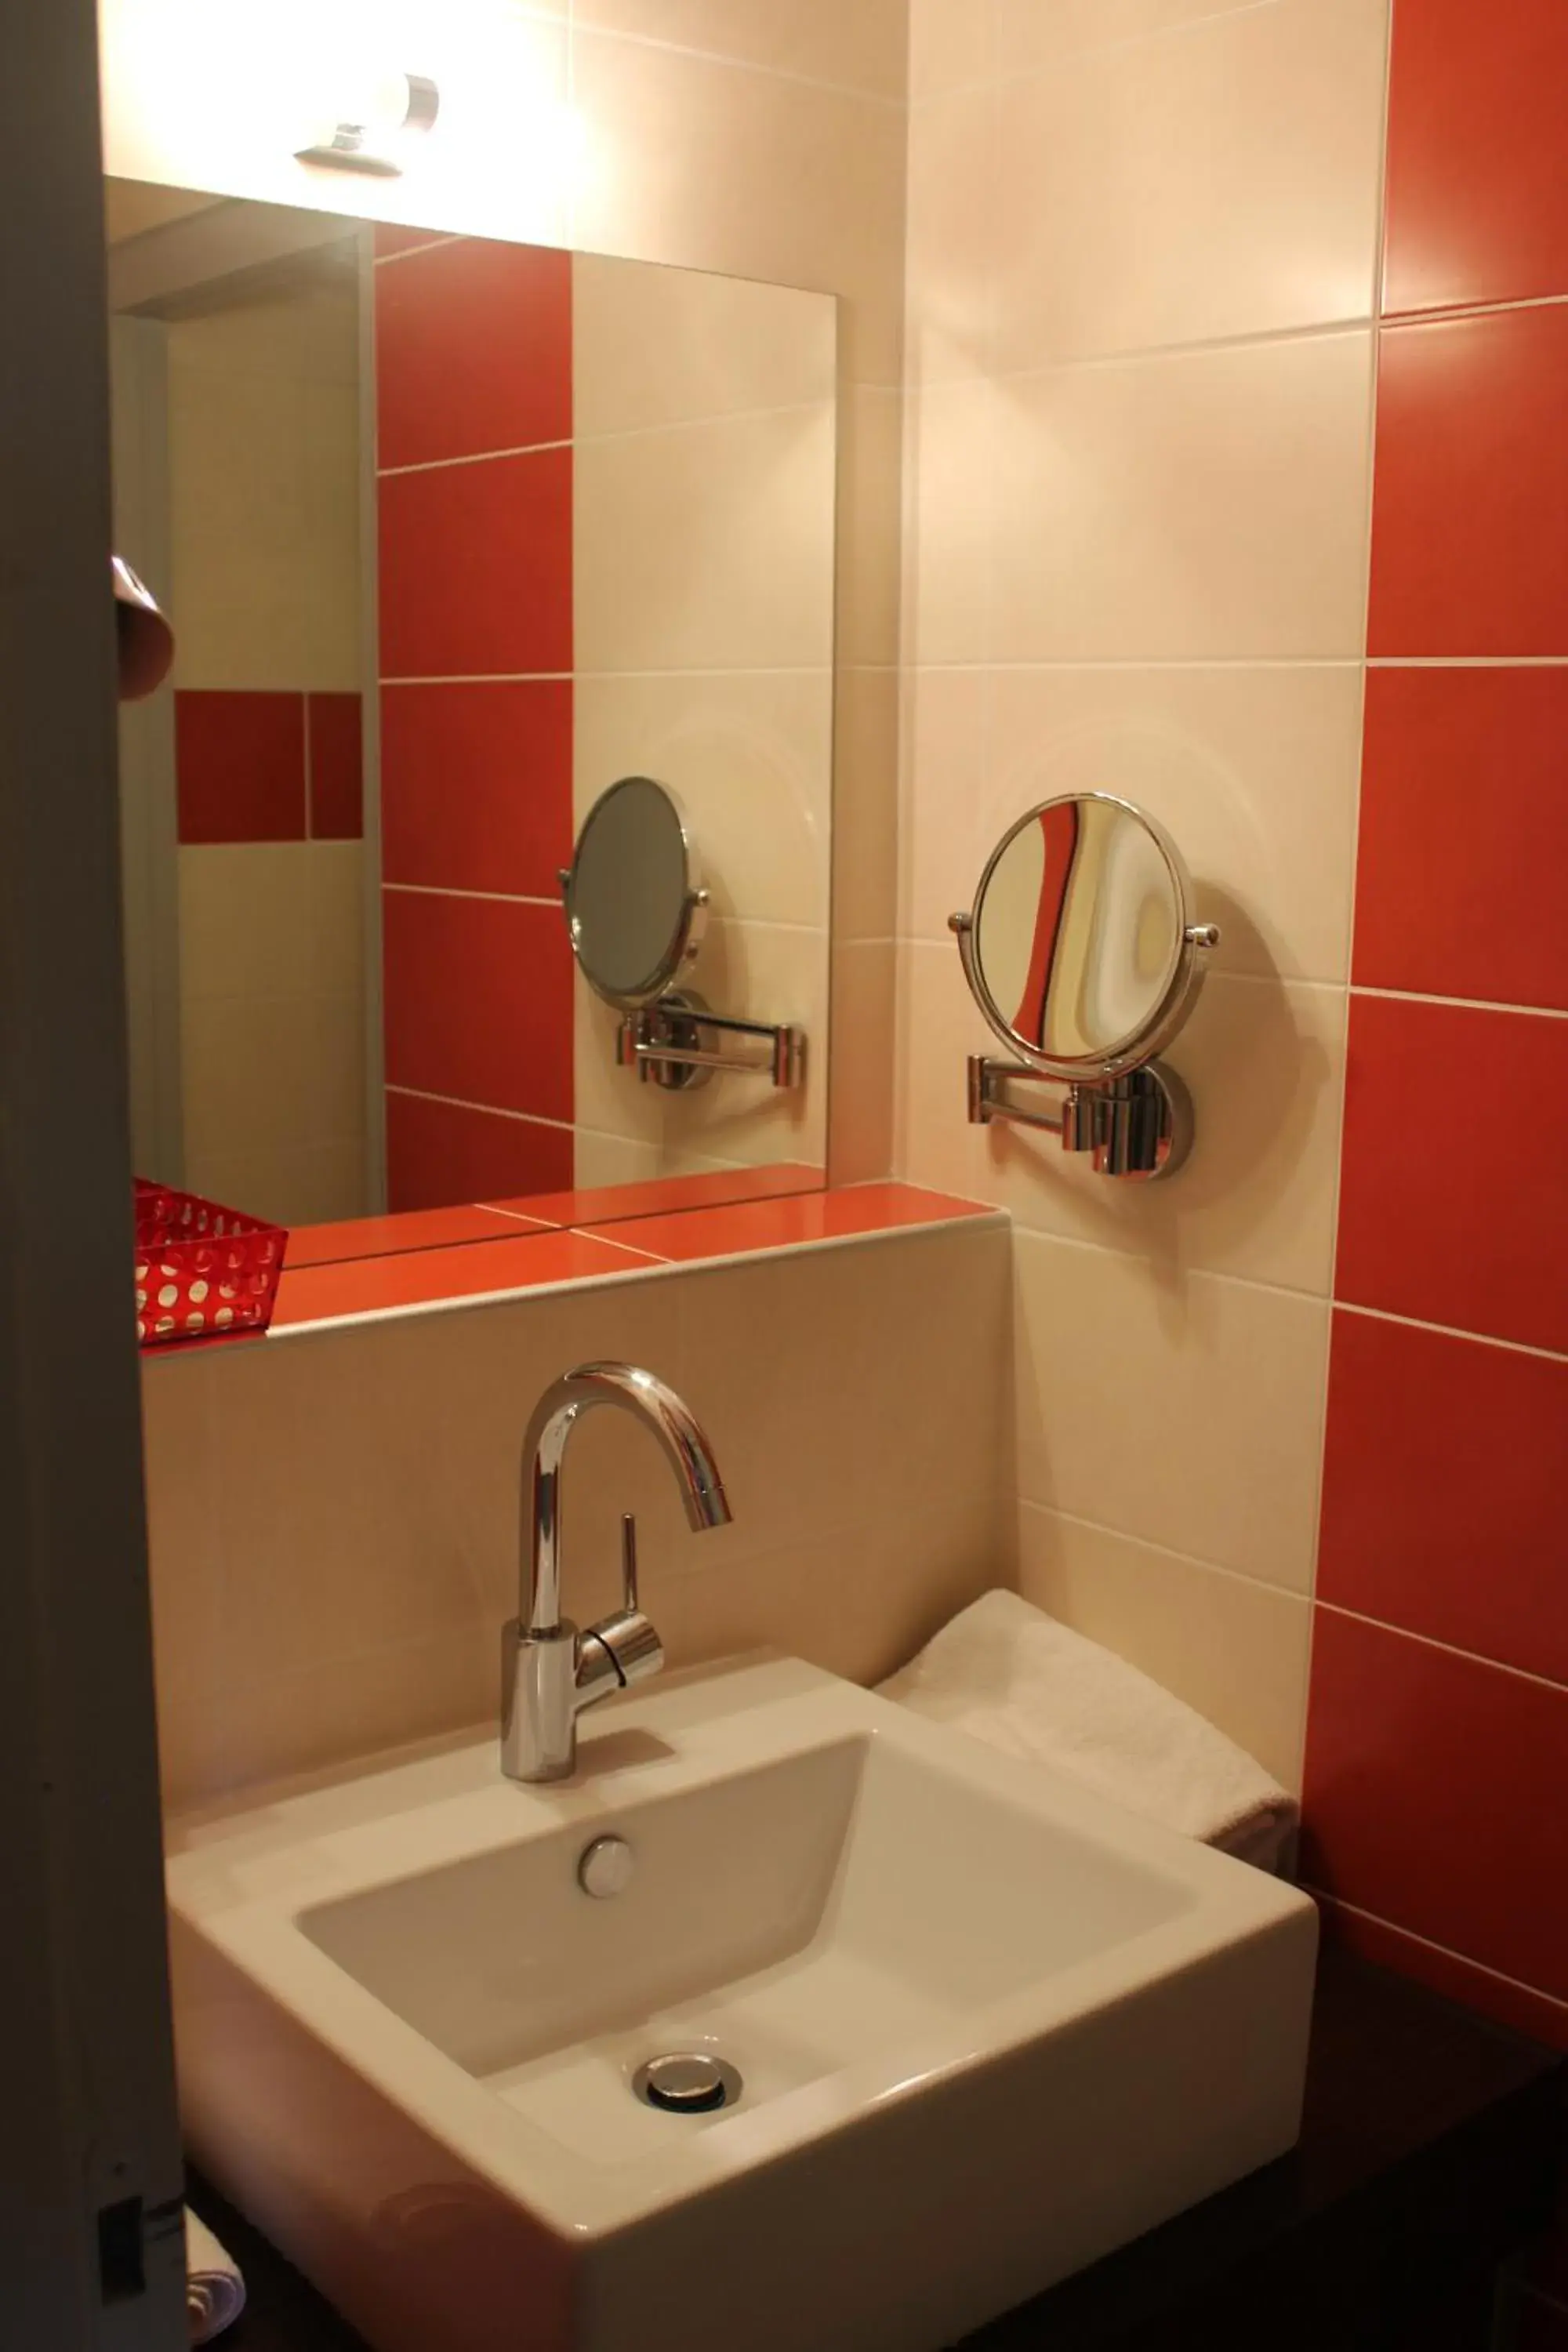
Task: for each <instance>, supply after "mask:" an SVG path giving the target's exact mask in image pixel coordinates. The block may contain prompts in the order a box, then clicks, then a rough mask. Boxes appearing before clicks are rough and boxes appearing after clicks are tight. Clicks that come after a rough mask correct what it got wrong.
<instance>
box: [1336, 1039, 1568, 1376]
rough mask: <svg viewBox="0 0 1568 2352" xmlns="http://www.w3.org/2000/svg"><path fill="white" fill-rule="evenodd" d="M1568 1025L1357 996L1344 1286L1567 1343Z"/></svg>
mask: <svg viewBox="0 0 1568 2352" xmlns="http://www.w3.org/2000/svg"><path fill="white" fill-rule="evenodd" d="M1565 1167H1568V1022H1563V1021H1558V1020H1552V1019H1549V1018H1545V1017H1543V1016H1542V1015H1541V1014H1537V1013H1494V1012H1490V1011H1483V1010H1477V1009H1475V1008H1473V1007H1470V1006H1467V1005H1458V1004H1425V1003H1417V1002H1415V1001H1414V1000H1413V999H1410V998H1401V997H1377V996H1352V1000H1351V1016H1350V1045H1349V1055H1348V1060H1347V1067H1346V1076H1345V1117H1344V1140H1343V1146H1342V1160H1341V1179H1340V1228H1339V1256H1338V1261H1337V1264H1336V1267H1335V1275H1334V1288H1335V1292H1336V1295H1337V1296H1338V1297H1341V1298H1342V1299H1346V1300H1349V1301H1350V1302H1351V1303H1352V1305H1354V1306H1358V1307H1381V1308H1383V1309H1384V1311H1385V1312H1386V1313H1389V1314H1394V1315H1407V1316H1410V1317H1413V1318H1415V1320H1416V1321H1417V1322H1423V1323H1442V1324H1447V1325H1450V1326H1452V1327H1453V1328H1457V1329H1458V1330H1462V1331H1476V1332H1481V1333H1485V1334H1488V1335H1489V1336H1490V1337H1492V1338H1494V1339H1514V1340H1518V1341H1520V1342H1521V1343H1523V1344H1524V1345H1525V1346H1529V1347H1538V1348H1549V1349H1555V1350H1556V1351H1558V1352H1559V1353H1563V1352H1568V1220H1565V1219H1564V1217H1563V1169H1564V1168H1565Z"/></svg>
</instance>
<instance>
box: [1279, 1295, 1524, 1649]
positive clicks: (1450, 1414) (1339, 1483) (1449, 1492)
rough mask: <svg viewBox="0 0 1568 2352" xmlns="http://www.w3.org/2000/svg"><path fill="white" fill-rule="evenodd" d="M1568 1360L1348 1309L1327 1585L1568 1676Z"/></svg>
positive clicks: (1332, 1453) (1326, 1594)
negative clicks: (1565, 1491) (1563, 1501)
mask: <svg viewBox="0 0 1568 2352" xmlns="http://www.w3.org/2000/svg"><path fill="white" fill-rule="evenodd" d="M1565 1435H1568V1361H1561V1362H1559V1361H1554V1360H1552V1359H1550V1358H1548V1357H1544V1356H1525V1355H1520V1354H1517V1353H1516V1352H1515V1351H1514V1350H1512V1349H1508V1348H1494V1347H1489V1346H1487V1345H1486V1344H1484V1343H1483V1342H1482V1341H1480V1340H1477V1339H1450V1338H1448V1337H1447V1336H1446V1335H1444V1334H1442V1333H1439V1332H1434V1331H1418V1330H1415V1328H1413V1327H1412V1326H1410V1325H1409V1324H1405V1323H1385V1322H1382V1321H1380V1320H1377V1319H1374V1318H1372V1317H1370V1316H1366V1315H1350V1314H1346V1313H1345V1312H1344V1310H1343V1309H1341V1310H1340V1311H1339V1312H1338V1313H1337V1314H1336V1315H1335V1317H1334V1332H1333V1349H1332V1360H1331V1369H1330V1374H1329V1423H1328V1446H1327V1455H1326V1459H1325V1463H1324V1470H1323V1509H1322V1531H1321V1538H1320V1541H1319V1549H1318V1597H1319V1599H1320V1600H1321V1601H1337V1602H1339V1603H1340V1605H1341V1606H1342V1607H1343V1608H1346V1609H1353V1610H1355V1611H1356V1612H1358V1613H1359V1614H1360V1615H1362V1616H1363V1617H1379V1618H1382V1619H1383V1620H1384V1622H1387V1623H1389V1624H1391V1625H1399V1626H1403V1627H1404V1628H1405V1630H1406V1631H1407V1632H1410V1633H1425V1634H1426V1635H1428V1636H1429V1637H1430V1638H1431V1639H1432V1640H1434V1641H1438V1642H1447V1643H1451V1644H1452V1645H1453V1646H1454V1647H1455V1648H1457V1649H1461V1650H1472V1651H1475V1652H1477V1653H1479V1654H1480V1655H1481V1656H1483V1657H1488V1658H1496V1659H1500V1661H1501V1662H1502V1664H1505V1665H1510V1666H1518V1667H1520V1668H1521V1669H1522V1671H1523V1672H1525V1673H1526V1674H1537V1675H1547V1676H1548V1677H1550V1678H1551V1679H1552V1681H1555V1682H1560V1683H1563V1684H1568V1519H1565V1517H1564V1516H1563V1514H1562V1513H1560V1512H1559V1509H1558V1507H1557V1496H1558V1492H1559V1490H1560V1488H1561V1486H1562V1478H1563V1441H1564V1437H1565Z"/></svg>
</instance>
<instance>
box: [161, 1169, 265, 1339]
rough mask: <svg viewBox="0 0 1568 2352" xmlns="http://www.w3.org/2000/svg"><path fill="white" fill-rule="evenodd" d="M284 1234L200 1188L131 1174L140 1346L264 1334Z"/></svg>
mask: <svg viewBox="0 0 1568 2352" xmlns="http://www.w3.org/2000/svg"><path fill="white" fill-rule="evenodd" d="M288 1242H289V1235H288V1233H287V1232H286V1231H285V1229H284V1227H283V1226H281V1225H269V1224H268V1223H265V1222H264V1220H263V1219H261V1218H260V1217H247V1216H245V1215H243V1214H242V1213H241V1212H240V1211H239V1210H238V1209H224V1208H220V1207H219V1205H218V1203H217V1202H216V1201H204V1200H203V1198H202V1196H201V1194H200V1193H199V1192H174V1191H172V1190H171V1189H170V1187H169V1186H168V1185H166V1184H150V1183H148V1182H147V1181H146V1180H145V1179H144V1178H143V1177H141V1176H139V1177H138V1178H137V1179H136V1337H137V1339H138V1341H139V1342H140V1344H141V1345H142V1347H143V1348H163V1347H167V1346H169V1345H170V1344H171V1343H172V1342H173V1341H174V1340H176V1339H223V1338H226V1337H228V1336H229V1335H230V1334H232V1333H234V1332H237V1331H265V1330H266V1328H267V1326H268V1323H269V1322H270V1321H271V1320H272V1308H273V1304H274V1301H275V1300H276V1298H277V1297H278V1277H279V1275H280V1274H281V1273H282V1271H283V1253H284V1250H285V1249H286V1247H287V1246H288Z"/></svg>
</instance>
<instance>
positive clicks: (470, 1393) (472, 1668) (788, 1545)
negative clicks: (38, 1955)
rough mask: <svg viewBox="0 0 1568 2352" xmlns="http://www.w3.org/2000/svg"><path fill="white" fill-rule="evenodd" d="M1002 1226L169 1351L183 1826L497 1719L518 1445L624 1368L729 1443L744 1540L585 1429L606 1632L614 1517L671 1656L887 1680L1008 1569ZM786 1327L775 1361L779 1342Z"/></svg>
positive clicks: (589, 1591) (158, 1418)
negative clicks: (649, 1380) (566, 1393)
mask: <svg viewBox="0 0 1568 2352" xmlns="http://www.w3.org/2000/svg"><path fill="white" fill-rule="evenodd" d="M1008 1267H1009V1237H1008V1234H1007V1231H1006V1228H1005V1225H1004V1224H1003V1223H1001V1222H1000V1221H998V1222H996V1223H977V1222H974V1221H966V1222H964V1223H961V1224H958V1225H952V1226H947V1227H939V1228H930V1229H927V1230H926V1231H924V1232H922V1233H917V1234H895V1235H889V1236H887V1237H885V1238H881V1239H878V1240H875V1241H872V1242H869V1243H865V1244H854V1245H849V1246H845V1247H839V1248H833V1249H826V1250H820V1251H816V1252H809V1253H805V1254H801V1255H793V1256H778V1257H773V1258H762V1259H757V1260H753V1261H752V1262H750V1263H746V1264H736V1265H728V1266H716V1267H712V1268H710V1269H707V1270H702V1271H698V1270H684V1271H681V1272H679V1273H674V1274H670V1275H668V1276H656V1277H653V1278H651V1279H650V1278H643V1279H638V1280H632V1281H627V1282H623V1283H619V1284H610V1285H601V1286H597V1287H594V1288H589V1289H585V1290H575V1291H566V1292H555V1293H551V1294H542V1295H539V1296H536V1297H521V1298H518V1299H515V1300H512V1301H510V1302H508V1303H506V1304H504V1305H497V1306H489V1307H459V1308H451V1309H447V1310H444V1311H441V1312H438V1313H436V1314H429V1315H423V1316H414V1317H408V1318H401V1319H397V1318H394V1319H389V1320H387V1321H384V1322H380V1323H369V1324H363V1325H360V1326H357V1327H352V1328H341V1329H338V1330H332V1331H321V1332H318V1333H313V1334H297V1335H292V1336H289V1337H287V1338H282V1339H269V1340H268V1341H266V1342H265V1343H263V1344H259V1345H250V1346H246V1347H238V1348H235V1349H227V1350H225V1349H206V1350H202V1351H199V1352H196V1353H192V1354H186V1355H182V1354H180V1353H179V1352H178V1351H177V1350H175V1351H171V1352H170V1353H168V1354H166V1355H164V1356H163V1357H157V1356H154V1357H152V1358H150V1359H148V1360H147V1361H146V1365H145V1370H144V1376H143V1393H144V1400H145V1412H146V1444H147V1468H148V1489H149V1495H150V1498H151V1532H152V1560H153V1612H154V1633H155V1652H156V1659H157V1671H158V1682H159V1723H160V1728H161V1738H162V1742H163V1769H164V1779H165V1786H166V1791H167V1795H168V1798H169V1801H170V1802H171V1803H172V1804H176V1805H179V1804H185V1803H191V1802H196V1801H200V1800H201V1799H202V1798H204V1797H205V1796H209V1795H213V1794H216V1792H218V1791H219V1790H224V1789H228V1788H232V1787H235V1786H237V1785H239V1784H242V1783H245V1782H248V1781H252V1780H258V1779H262V1778H265V1777H268V1776H271V1775H275V1774H278V1773H281V1772H288V1771H293V1770H302V1769H309V1768H310V1767H313V1766H316V1765H319V1764H324V1763H328V1762H331V1761H334V1760H336V1759H340V1758H343V1757H349V1756H353V1755H356V1754H361V1753H363V1752H365V1751H366V1750H368V1749H370V1748H374V1747H376V1746H378V1745H385V1744H387V1743H388V1742H391V1741H395V1740H399V1739H405V1738H415V1737H418V1736H421V1735H423V1734H424V1733H426V1732H433V1731H437V1730H442V1729H447V1728H449V1727H453V1726H456V1725H460V1724H465V1723H468V1722H479V1721H482V1720H484V1719H486V1718H488V1717H490V1716H491V1715H492V1714H493V1710H494V1708H495V1706H496V1690H497V1677H498V1667H497V1658H498V1654H499V1629H500V1625H501V1623H502V1622H503V1621H504V1620H505V1619H506V1618H507V1617H508V1616H510V1615H511V1614H513V1613H514V1612H515V1610H516V1606H517V1600H516V1594H517V1575H518V1519H519V1505H520V1495H521V1458H520V1455H521V1436H522V1431H523V1427H524V1424H525V1423H526V1421H527V1419H528V1416H529V1413H530V1412H531V1408H532V1405H533V1402H534V1400H535V1398H536V1397H537V1396H538V1394H539V1392H540V1391H541V1390H542V1388H543V1387H544V1385H545V1383H546V1382H547V1381H550V1380H551V1379H552V1378H553V1377H554V1376H555V1375H556V1374H557V1373H559V1372H562V1371H563V1370H567V1369H569V1368H570V1367H571V1366H572V1365H573V1364H575V1363H579V1362H582V1361H584V1360H593V1359H595V1358H605V1357H612V1358H626V1359H629V1360H632V1361H633V1362H638V1363H644V1364H647V1365H648V1366H649V1367H650V1368H651V1369H652V1370H655V1371H657V1372H658V1373H660V1374H661V1375H663V1376H664V1377H665V1378H666V1379H668V1380H669V1381H672V1382H673V1383H674V1385H675V1386H676V1387H677V1388H678V1389H679V1391H680V1393H681V1394H682V1395H683V1396H684V1397H685V1398H686V1399H687V1400H688V1402H689V1403H690V1405H691V1406H692V1409H693V1410H694V1411H695V1412H697V1414H698V1415H699V1417H700V1420H701V1421H702V1422H703V1423H704V1425H705V1426H706V1428H707V1430H708V1432H709V1434H710V1438H711V1440H712V1443H713V1445H714V1448H715V1451H716V1453H717V1455H718V1458H719V1463H720V1466H721V1472H722V1474H723V1475H724V1478H725V1481H726V1485H727V1488H728V1492H729V1496H730V1499H731V1505H732V1507H733V1510H734V1514H735V1517H734V1524H733V1526H731V1527H730V1528H724V1529H721V1530H718V1531H716V1532H713V1533H710V1534H708V1535H704V1536H703V1537H701V1538H694V1537H693V1536H692V1535H691V1534H690V1532H689V1529H688V1528H687V1526H686V1522H685V1518H684V1516H683V1514H682V1512H681V1509H680V1507H679V1500H678V1497H677V1496H676V1492H675V1488H674V1486H673V1484H672V1483H671V1481H670V1479H669V1476H668V1471H667V1469H666V1467H665V1465H664V1464H663V1462H662V1461H661V1460H660V1458H659V1456H658V1453H657V1450H656V1449H655V1448H654V1446H653V1445H652V1444H650V1442H649V1441H648V1440H647V1438H646V1437H645V1436H643V1435H642V1434H641V1433H639V1432H638V1431H637V1430H636V1429H635V1428H634V1427H633V1426H632V1425H631V1424H630V1423H628V1422H627V1421H626V1418H625V1417H624V1416H623V1415H621V1414H619V1413H615V1412H599V1413H595V1414H592V1415H590V1416H589V1418H588V1420H587V1421H586V1422H585V1423H584V1425H583V1427H582V1429H581V1430H580V1432H579V1433H577V1435H576V1436H575V1437H574V1440H573V1447H572V1453H571V1456H570V1458H569V1460H568V1464H567V1469H566V1477H565V1508H564V1515H563V1522H564V1527H565V1548H566V1560H567V1572H566V1586H567V1591H566V1599H567V1605H568V1607H569V1608H570V1610H571V1612H572V1613H573V1614H574V1616H575V1617H576V1618H577V1619H578V1620H579V1622H587V1621H588V1620H590V1619H591V1618H593V1617H595V1616H596V1615H599V1614H601V1613H602V1612H604V1611H605V1610H606V1609H607V1608H609V1607H610V1606H611V1605H612V1603H613V1601H614V1600H615V1597H616V1576H617V1573H618V1570H617V1565H616V1563H617V1559H618V1546H617V1528H618V1517H619V1514H620V1512H621V1511H623V1510H626V1509H631V1510H635V1511H637V1514H638V1518H639V1528H640V1534H641V1549H642V1562H643V1570H644V1573H643V1580H642V1581H643V1593H644V1598H645V1600H646V1601H647V1607H648V1609H649V1612H650V1613H651V1615H652V1616H653V1618H654V1620H655V1622H657V1623H658V1626H659V1628H660V1630H661V1631H662V1633H664V1636H665V1639H666V1642H667V1644H668V1650H669V1654H670V1656H671V1658H672V1660H673V1661H674V1662H675V1663H677V1664H679V1663H683V1662H686V1661H690V1660H696V1659H700V1658H704V1657H713V1656H717V1655H720V1654H724V1653H726V1652H729V1651H731V1650H734V1649H738V1648H744V1647H747V1646H750V1645H753V1644H756V1643H776V1644H778V1645H780V1646H782V1647H784V1648H787V1649H790V1650H793V1651H795V1652H797V1653H798V1654H802V1655H805V1656H806V1657H810V1658H813V1659H816V1661H818V1662H819V1663H820V1664H824V1665H826V1666H829V1667H832V1668H835V1669H837V1670H838V1671H840V1672H842V1673H844V1674H847V1675H853V1676H856V1677H859V1678H865V1679H870V1678H872V1677H874V1676H877V1675H881V1674H884V1673H887V1672H889V1671H890V1670H891V1668H892V1667H893V1666H894V1665H896V1664H899V1663H900V1662H901V1661H902V1659H903V1658H904V1657H905V1656H907V1655H908V1654H909V1653H910V1651H911V1650H912V1649H914V1648H915V1647H917V1646H918V1645H919V1643H921V1641H922V1640H924V1639H925V1638H926V1637H927V1636H928V1635H929V1634H930V1633H932V1632H934V1631H935V1629H936V1627H937V1626H938V1625H939V1624H940V1623H942V1622H943V1621H944V1620H945V1619H946V1618H947V1617H948V1616H949V1615H950V1614H951V1613H952V1612H953V1610H955V1609H957V1608H959V1607H962V1606H963V1603H964V1602H966V1601H969V1600H971V1599H973V1597H974V1596H975V1595H976V1594H977V1593H978V1592H980V1591H983V1590H984V1589H985V1588H986V1586H987V1585H989V1584H991V1583H994V1582H1007V1581H1009V1580H1011V1577H1012V1573H1013V1544H1014V1529H1013V1527H1012V1523H1011V1507H1010V1501H1009V1497H1010V1495H1011V1489H1012V1483H1013V1478H1012V1461H1011V1451H1012V1436H1011V1428H1010V1423H1009V1418H1008V1412H1007V1391H1008V1364H1007V1352H1006V1346H1005V1333H1006V1325H1007V1318H1008V1313H1009V1297H1008V1294H1009V1273H1008ZM759 1333H765V1334H766V1345H765V1346H763V1347H759V1346H758V1344H757V1341H758V1334H759Z"/></svg>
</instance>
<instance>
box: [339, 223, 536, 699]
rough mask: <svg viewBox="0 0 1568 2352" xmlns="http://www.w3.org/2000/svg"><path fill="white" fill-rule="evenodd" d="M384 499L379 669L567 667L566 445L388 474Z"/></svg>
mask: <svg viewBox="0 0 1568 2352" xmlns="http://www.w3.org/2000/svg"><path fill="white" fill-rule="evenodd" d="M394 266H395V268H405V267H406V266H407V265H406V264H405V263H402V262H399V263H396V264H395V265H394ZM378 501H379V511H380V517H381V556H380V566H379V572H380V586H381V671H382V676H383V677H384V678H385V677H516V676H517V675H519V674H520V673H524V672H538V671H547V672H553V673H563V672H565V671H568V670H570V668H571V667H572V453H571V451H570V449H546V450H542V451H539V452H537V453H536V454H534V455H532V456H531V457H490V458H485V459H483V460H481V461H480V462H479V464H477V465H471V466H437V467H432V468H431V470H430V471H429V472H427V473H416V474H388V475H383V477H382V478H381V481H380V483H379V485H378Z"/></svg>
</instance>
